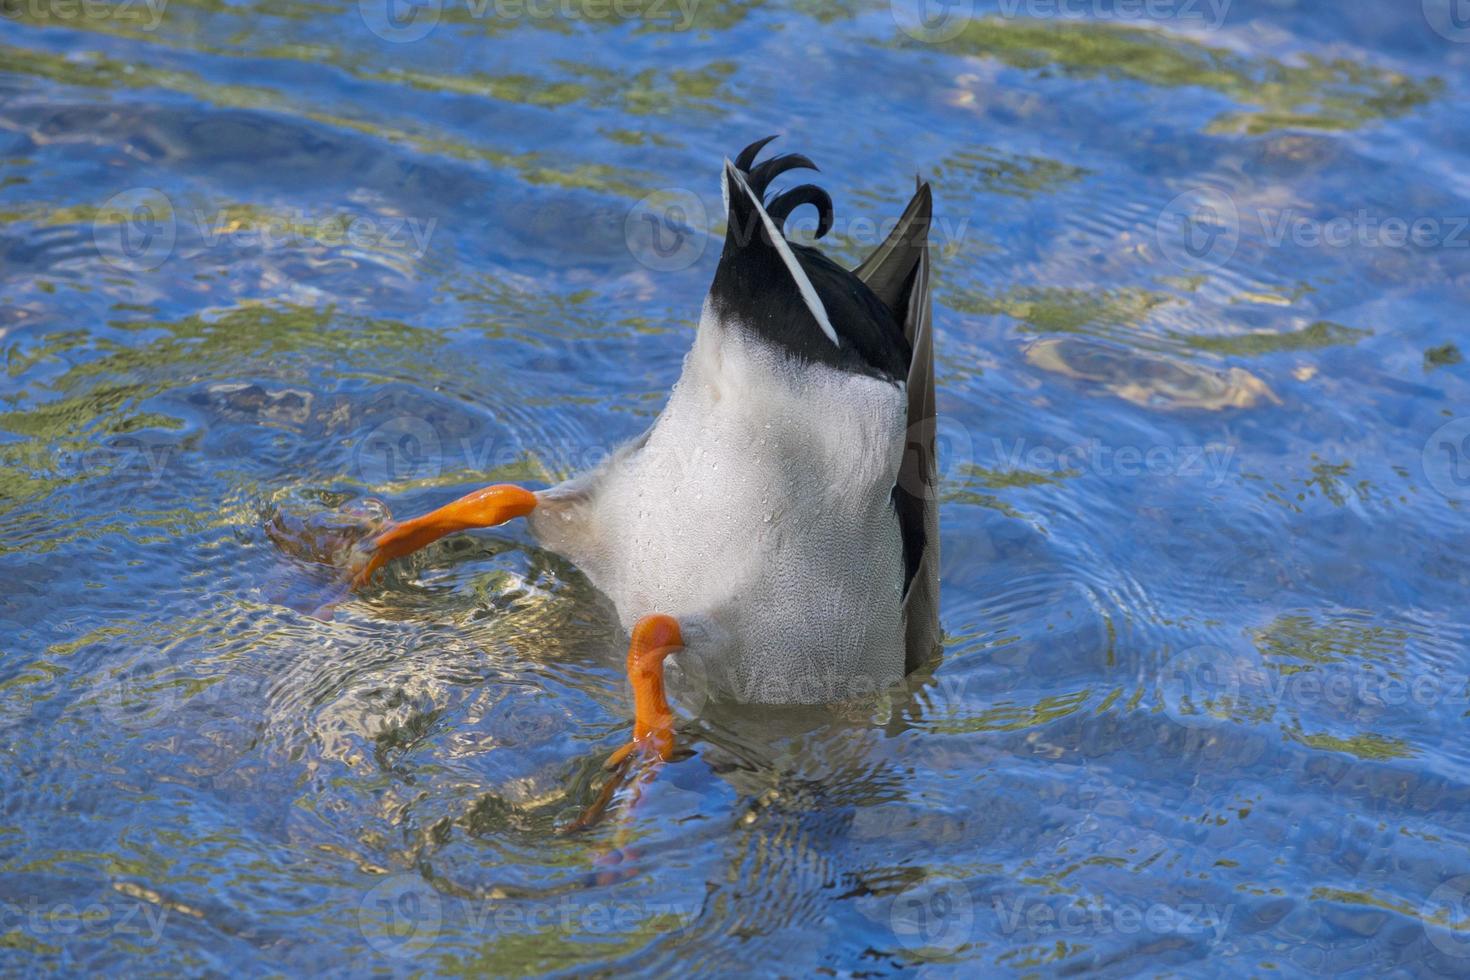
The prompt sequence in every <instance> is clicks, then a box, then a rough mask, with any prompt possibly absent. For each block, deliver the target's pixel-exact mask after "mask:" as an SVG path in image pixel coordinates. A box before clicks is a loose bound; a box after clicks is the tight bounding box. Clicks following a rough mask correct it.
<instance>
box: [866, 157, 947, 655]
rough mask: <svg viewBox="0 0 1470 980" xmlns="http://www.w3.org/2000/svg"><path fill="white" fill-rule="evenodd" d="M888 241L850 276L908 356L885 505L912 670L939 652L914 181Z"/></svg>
mask: <svg viewBox="0 0 1470 980" xmlns="http://www.w3.org/2000/svg"><path fill="white" fill-rule="evenodd" d="M917 183H918V187H917V190H916V191H915V193H914V196H913V199H912V200H910V201H909V204H908V207H907V208H905V209H904V212H903V216H902V217H900V218H899V220H898V224H897V225H895V226H894V229H893V231H892V232H891V233H889V235H888V237H887V238H886V239H885V240H884V241H883V244H881V245H879V246H878V248H877V249H875V250H874V251H873V254H872V255H869V256H868V257H867V258H866V259H865V260H863V263H862V264H861V265H859V266H858V267H857V268H856V269H854V270H853V273H854V274H855V275H856V276H857V277H858V278H859V279H861V280H862V281H863V282H864V283H866V284H867V286H868V288H869V289H871V290H872V291H873V293H874V295H876V296H877V297H878V298H879V299H880V300H881V301H882V302H883V303H884V304H885V305H886V306H887V307H888V308H889V310H890V311H891V312H892V313H893V316H894V319H895V320H897V321H899V322H900V323H902V324H903V330H904V336H905V338H906V339H907V340H908V342H909V347H910V349H911V350H912V351H913V354H912V356H911V358H910V360H909V367H908V396H909V404H908V435H907V438H906V440H905V445H904V451H903V461H902V462H901V463H900V464H899V470H898V485H897V486H895V487H894V488H893V505H894V508H895V509H896V510H897V512H898V521H899V528H900V530H901V532H902V535H903V543H904V564H905V566H906V569H905V571H906V574H907V579H906V583H907V584H906V588H905V591H904V600H903V611H904V624H905V625H904V630H905V641H904V647H905V650H904V668H905V670H906V671H912V670H914V669H915V668H916V667H918V666H919V665H920V664H923V663H924V662H926V661H927V660H929V659H930V658H931V657H933V656H934V654H935V652H936V651H937V650H938V648H939V640H940V632H939V474H938V460H937V458H936V456H935V437H936V434H937V422H938V419H937V413H936V410H935V402H934V336H933V324H932V320H933V312H932V304H931V300H930V294H929V225H930V222H931V221H932V219H933V212H934V201H933V194H932V192H931V191H930V189H929V185H928V184H926V183H924V182H922V181H919V182H917Z"/></svg>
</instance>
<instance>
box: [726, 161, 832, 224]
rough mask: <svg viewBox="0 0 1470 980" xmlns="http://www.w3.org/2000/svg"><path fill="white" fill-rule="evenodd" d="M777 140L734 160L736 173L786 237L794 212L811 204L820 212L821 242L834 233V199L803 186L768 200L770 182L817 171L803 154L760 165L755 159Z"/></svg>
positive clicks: (817, 188)
mask: <svg viewBox="0 0 1470 980" xmlns="http://www.w3.org/2000/svg"><path fill="white" fill-rule="evenodd" d="M775 138H776V137H775V136H767V137H766V138H765V139H759V140H756V141H755V142H754V143H752V144H750V145H749V146H747V147H746V148H745V149H743V150H741V151H740V155H739V156H737V157H736V158H735V169H737V170H739V171H741V172H743V173H744V174H745V180H746V183H748V184H750V189H751V190H753V191H755V193H756V196H758V197H759V198H760V199H761V202H762V205H763V206H764V207H765V209H766V213H767V214H769V215H770V216H771V220H772V221H774V222H775V223H776V227H777V228H780V229H782V232H781V233H782V234H783V235H784V234H785V226H786V219H787V218H789V217H790V216H791V212H793V211H795V210H796V209H797V208H799V207H801V206H802V205H804V204H810V205H811V206H812V207H814V208H816V209H817V236H816V237H818V238H821V237H822V236H823V235H825V234H827V232H829V231H831V230H832V219H833V214H832V198H831V196H830V195H829V194H828V193H827V192H826V191H824V190H823V189H822V188H820V187H818V186H817V185H816V184H801V185H799V186H797V187H793V188H791V189H790V190H786V191H783V192H781V193H780V194H778V195H776V196H775V197H774V198H771V199H770V200H766V190H767V189H768V188H769V187H770V186H771V181H773V180H775V179H776V178H777V177H779V176H780V175H781V174H784V173H786V171H788V170H817V169H818V168H817V165H816V164H815V163H813V162H812V161H811V160H810V159H809V158H808V157H805V156H802V155H801V154H800V153H783V154H781V155H780V156H774V157H771V158H770V159H769V160H766V161H765V162H764V163H761V164H758V165H757V164H756V162H755V158H756V157H757V156H758V155H759V154H760V151H761V150H763V149H765V146H766V144H767V143H769V142H771V140H773V139H775Z"/></svg>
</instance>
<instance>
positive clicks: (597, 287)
mask: <svg viewBox="0 0 1470 980" xmlns="http://www.w3.org/2000/svg"><path fill="white" fill-rule="evenodd" d="M900 6H901V9H899V10H898V11H897V12H896V13H895V10H894V9H891V8H890V6H888V5H886V4H881V3H870V2H863V3H847V4H835V5H825V6H824V5H820V4H817V5H814V4H806V3H798V4H788V3H766V4H755V3H752V4H744V5H726V4H715V3H713V2H711V0H705V2H702V3H697V4H687V3H686V5H685V6H684V7H680V6H678V5H677V4H674V3H658V4H655V3H654V2H653V0H647V2H646V3H634V2H632V0H628V2H626V3H623V4H621V5H618V6H616V7H614V6H613V5H607V6H604V5H599V4H594V3H592V2H590V0H588V2H585V3H584V2H571V0H568V2H566V3H561V4H548V5H545V6H540V7H537V6H535V5H531V7H532V8H534V9H529V8H528V7H527V6H526V5H522V4H511V5H507V4H505V3H502V4H500V5H498V6H497V5H495V4H493V3H492V4H488V5H486V4H471V3H465V2H463V0H443V3H441V4H430V5H429V6H427V7H423V8H422V9H420V10H418V12H417V13H416V14H414V15H413V16H408V15H407V13H406V12H405V10H403V9H398V8H395V9H394V10H393V11H388V10H387V8H384V7H381V6H375V5H374V3H373V2H372V0H364V3H363V4H361V5H359V4H356V3H349V2H340V0H324V2H313V3H306V2H301V0H270V2H255V3H251V2H239V3H235V2H228V3H223V2H212V0H168V2H167V3H166V4H164V3H162V0H155V5H154V6H152V7H150V6H149V5H147V4H145V3H143V2H142V0H134V2H132V3H123V2H121V0H119V2H117V3H115V4H112V5H103V4H90V5H87V6H85V7H83V6H81V5H76V6H73V5H71V4H69V3H66V2H63V0H0V10H3V12H4V17H3V19H0V161H3V164H0V168H3V169H0V348H3V352H4V375H3V380H0V514H3V517H0V527H3V531H4V534H3V538H0V551H3V558H0V650H3V659H0V735H3V738H0V798H3V815H0V889H3V896H0V897H3V900H4V904H3V905H0V949H3V950H4V952H3V953H0V956H3V963H4V967H3V972H12V971H13V972H16V973H29V972H33V971H39V970H42V969H44V968H61V969H65V970H68V971H84V970H85V971H88V972H92V971H107V970H112V971H118V970H123V969H128V968H136V967H138V966H139V965H140V964H141V965H145V966H146V967H147V968H149V969H154V970H159V971H167V972H176V971H184V972H187V973H191V974H193V973H204V974H228V975H249V976H254V975H263V974H271V973H282V972H297V971H314V972H317V973H319V974H322V975H329V976H336V975H346V974H356V973H360V972H367V971H380V972H386V973H394V974H399V973H402V974H407V973H415V972H422V973H431V974H436V973H472V972H476V973H477V972H484V971H489V972H494V973H520V972H531V971H558V970H560V971H567V972H569V973H570V972H577V973H581V972H586V971H603V972H619V973H621V972H624V971H631V970H640V969H642V970H649V971H652V972H655V973H674V972H678V973H686V972H689V971H692V970H698V971H707V972H712V973H737V972H745V971H752V970H778V971H779V972H782V973H785V974H789V975H801V974H811V973H816V972H822V973H833V974H840V975H852V974H862V975H888V974H893V973H900V972H904V971H907V970H914V969H920V970H927V971H930V972H932V973H933V974H935V975H947V974H951V973H974V972H976V971H986V972H996V973H1000V974H1015V975H1028V974H1036V973H1053V972H1070V971H1081V970H1097V971H1101V972H1103V973H1104V974H1108V975H1134V974H1148V975H1170V974H1189V975H1198V974H1220V975H1229V976H1239V975H1263V974H1271V973H1280V974H1285V975H1320V974H1328V973H1331V974H1337V973H1343V972H1356V973H1359V974H1362V975H1369V976H1380V975H1388V974H1393V975H1408V974H1428V975H1436V974H1439V975H1454V974H1462V973H1464V972H1466V971H1467V969H1470V909H1467V907H1466V902H1467V899H1466V896H1467V894H1470V878H1465V877H1460V876H1462V875H1464V874H1467V873H1470V816H1467V814H1470V743H1467V740H1466V737H1465V717H1466V714H1467V712H1470V696H1467V674H1470V650H1467V639H1470V615H1467V613H1466V611H1465V610H1466V602H1465V596H1466V590H1467V585H1470V563H1467V561H1466V557H1465V556H1466V554H1467V547H1470V526H1467V522H1466V504H1467V501H1470V462H1467V458H1470V421H1467V418H1470V368H1467V366H1466V364H1465V363H1464V361H1463V359H1462V357H1461V354H1460V350H1461V347H1462V346H1463V345H1464V341H1463V340H1462V336H1461V335H1462V334H1463V333H1464V325H1465V311H1466V309H1467V303H1470V177H1467V174H1470V129H1467V127H1466V125H1465V121H1464V119H1465V117H1464V111H1465V110H1464V107H1465V100H1466V97H1467V82H1470V43H1466V42H1470V22H1466V21H1464V20H1463V19H1457V18H1456V17H1455V16H1454V14H1455V13H1456V8H1455V7H1453V6H1452V4H1451V3H1450V2H1439V0H1426V2H1425V3H1424V4H1422V5H1421V4H1419V3H1414V2H1406V3H1393V4H1389V3H1379V4H1342V3H1332V2H1327V0H1236V2H1234V3H1231V4H1225V5H1221V4H1213V5H1211V4H1205V3H1200V4H1187V3H1183V2H1180V3H1178V4H1174V5H1168V4H1160V5H1155V6H1154V7H1152V8H1150V9H1153V10H1154V12H1155V14H1156V15H1158V16H1156V17H1155V18H1154V19H1152V20H1141V19H1138V18H1137V17H1136V16H1131V15H1129V14H1128V11H1129V10H1130V9H1131V8H1130V7H1129V6H1128V5H1126V4H1117V5H1114V4H1108V3H1100V4H1084V5H1073V6H1074V8H1075V9H1076V10H1078V11H1081V12H1083V13H1085V14H1086V15H1087V16H1085V17H1080V18H1075V17H1068V18H1060V19H1059V18H1057V17H1056V16H1054V14H1055V9H1056V7H1055V5H1048V4H1045V3H1035V2H1032V3H1020V2H1007V3H999V4H989V3H987V4H975V5H974V6H973V7H972V6H970V5H968V4H960V5H957V6H954V7H950V8H944V11H947V13H944V12H943V11H942V10H941V8H938V7H935V8H932V9H929V10H928V14H929V16H928V19H927V20H922V19H916V15H915V8H912V7H902V5H900ZM1222 6H1223V8H1224V9H1223V10H1222V9H1221V7H1222ZM547 11H550V12H551V14H552V15H551V16H542V15H541V14H543V13H545V12H547ZM1212 12H1215V13H1219V14H1220V16H1215V15H1214V13H1212ZM389 13H392V14H393V16H392V17H390V16H388V14H389ZM941 14H943V15H941ZM772 132H779V133H783V134H785V138H784V140H783V142H782V144H781V145H782V146H783V147H785V148H787V149H790V150H799V151H801V152H805V153H807V154H809V155H811V156H812V157H814V158H815V159H816V160H817V162H818V163H819V164H820V165H821V166H822V181H823V183H824V184H825V185H826V186H827V187H828V188H829V189H830V190H831V191H832V193H833V195H834V198H835V200H836V207H837V225H836V229H835V230H834V232H833V234H832V236H830V237H829V239H827V241H828V242H830V243H831V249H832V251H833V252H834V254H836V255H837V256H839V257H840V258H842V259H844V260H847V261H855V260H856V259H857V258H858V257H859V256H861V255H862V254H864V252H865V251H866V249H867V248H870V247H871V246H872V245H873V244H874V243H875V242H876V240H877V235H878V234H881V230H882V229H881V227H879V228H878V230H876V231H875V223H881V222H882V221H883V220H885V219H887V220H891V219H892V218H893V217H895V216H896V215H897V214H898V211H899V209H900V208H901V207H902V204H903V202H904V201H905V200H906V199H907V196H908V194H909V192H910V191H911V189H912V179H913V175H914V174H915V173H920V174H923V175H926V176H928V177H929V178H931V179H932V180H933V181H934V184H935V188H936V194H937V202H938V205H937V210H938V222H937V225H936V239H937V246H938V254H937V256H936V286H935V300H936V306H935V318H936V329H937V338H938V339H937V350H938V380H939V386H940V394H939V408H940V412H941V413H942V417H943V428H942V436H943V448H944V453H945V455H944V458H943V475H944V503H943V509H942V522H943V625H944V628H945V631H946V634H947V641H946V645H945V649H944V655H943V659H942V660H941V661H940V662H938V663H937V664H935V665H932V666H931V667H930V668H927V669H926V670H924V671H922V672H921V673H920V675H919V676H917V677H915V678H913V679H912V680H911V682H910V683H909V684H908V685H907V686H906V687H905V688H904V689H903V690H901V691H896V692H890V693H889V694H888V695H887V696H885V697H883V698H879V699H876V700H875V701H873V702H871V703H863V704H860V705H847V706H840V707H837V708H833V709H831V710H824V711H806V712H794V713H792V712H786V713H778V714H776V715H775V716H772V715H771V714H770V713H769V712H761V711H754V710H751V711H740V710H729V709H722V708H720V707H719V706H710V705H705V706H701V705H698V704H695V705H692V706H691V705H685V706H684V708H683V716H684V719H685V720H684V721H683V723H682V731H683V744H684V746H685V748H686V749H687V754H686V755H685V756H684V757H683V758H680V759H679V760H678V761H676V762H673V763H671V764H670V765H668V766H667V767H666V768H665V769H664V771H663V772H662V773H661V774H660V776H659V778H658V779H657V780H656V781H655V782H654V783H653V784H652V785H651V786H650V787H649V788H648V789H647V791H646V792H645V793H644V795H643V799H642V801H641V803H640V804H639V806H638V807H637V808H636V810H635V811H634V812H633V813H632V814H631V815H628V816H626V817H625V818H624V819H622V820H611V821H608V822H606V823H605V824H603V825H602V826H600V827H598V828H596V829H594V830H592V831H589V832H586V833H582V834H566V833H561V832H560V831H561V829H562V828H564V827H565V825H566V824H567V823H568V822H569V821H570V820H572V819H573V818H575V817H576V815H577V814H579V813H580V812H581V811H582V810H583V809H584V808H585V807H587V806H588V805H590V804H591V803H592V802H593V801H594V800H595V799H596V797H597V792H598V789H599V787H600V786H601V784H602V780H603V776H602V772H601V764H602V761H603V759H604V758H606V756H607V754H608V753H609V752H610V751H611V750H612V749H613V748H615V747H616V746H617V745H619V744H620V743H621V742H622V740H623V739H624V738H625V737H626V732H627V727H628V722H629V719H630V711H629V701H628V698H627V694H626V691H625V689H624V682H623V680H622V671H621V664H622V659H623V654H624V646H623V644H624V642H625V640H624V638H623V637H622V636H621V634H620V632H619V629H618V625H617V622H616V620H615V618H614V616H613V615H612V613H611V610H610V609H609V608H608V606H607V604H606V602H605V601H604V600H602V599H600V598H599V597H598V596H597V595H596V593H595V592H594V590H592V588H591V587H590V585H589V584H588V583H587V581H586V580H585V579H584V578H583V577H581V575H580V574H579V573H578V572H577V570H576V569H575V568H572V567H569V566H568V565H566V564H565V563H564V562H562V561H560V560H558V559H557V558H555V557H554V556H552V555H549V554H547V553H545V552H542V551H540V550H538V549H537V548H536V547H535V545H534V542H533V541H532V540H531V539H530V538H529V536H528V535H527V533H526V532H525V530H524V528H522V527H519V526H509V527H506V528H503V529H500V530H497V531H495V532H491V533H481V534H477V535H464V536H459V537H455V538H453V539H449V540H446V541H444V542H442V543H440V544H438V545H436V546H434V547H433V548H431V549H430V550H429V551H427V552H426V553H424V554H422V555H420V556H417V557H416V558H415V559H413V560H411V561H407V562H401V563H399V564H397V565H395V566H394V567H393V569H392V570H391V571H390V573H389V574H388V575H387V577H386V580H385V581H384V583H383V584H382V586H381V587H379V588H377V589H374V590H371V591H369V592H366V593H363V594H361V595H358V596H355V597H349V598H347V599H346V600H345V601H341V602H338V603H336V604H335V605H331V600H332V599H333V598H334V593H333V591H332V588H331V582H330V576H328V575H326V574H325V572H324V571H323V570H322V569H320V568H319V567H316V566H313V565H312V564H311V563H310V562H308V561H305V560H302V559H301V558H300V557H295V556H292V555H289V554H285V553H283V552H282V550H281V549H279V548H278V547H276V546H275V544H273V543H272V541H271V539H270V537H269V536H268V534H267V533H266V529H267V527H268V526H269V525H271V523H272V522H273V521H275V522H281V521H284V522H286V523H288V524H289V523H290V522H291V521H295V520H304V519H310V518H312V517H313V516H317V517H319V516H320V515H321V514H322V513H324V512H326V511H328V510H330V509H331V508H333V507H336V506H337V505H339V504H341V503H342V502H344V501H349V500H353V499H357V498H361V497H363V496H367V495H376V496H378V497H380V498H381V499H382V500H383V501H385V503H386V504H387V506H389V507H391V509H392V510H393V512H394V513H402V514H407V513H412V512H416V511H420V510H423V509H426V508H428V507H430V506H434V505H437V504H439V503H442V502H444V501H446V500H448V499H451V498H452V497H453V496H456V495H458V494H460V493H462V492H466V491H468V490H469V489H471V488H473V487H475V486H477V485H480V484H482V483H484V482H490V481H496V480H513V481H521V482H526V483H529V484H532V485H536V486H540V485H545V484H546V483H549V482H552V481H555V480H557V479H560V478H562V477H564V476H566V475H568V474H570V473H572V472H574V471H576V470H577V469H579V468H581V467H583V466H585V465H589V464H591V463H594V462H596V461H597V460H598V459H600V458H601V457H602V456H603V455H604V454H606V452H608V451H609V450H610V449H611V448H612V447H614V446H616V445H617V444H618V443H619V442H620V441H622V440H624V439H627V438H629V437H631V436H633V435H636V434H637V433H639V432H640V431H641V430H642V429H643V428H644V427H645V426H647V424H648V423H649V421H650V420H651V419H652V418H653V417H654V415H655V414H656V413H657V411H658V409H659V406H660V404H661V401H662V398H663V393H664V392H665V391H666V390H667V388H668V386H669V385H670V384H671V383H672V381H673V380H674V378H675V377H676V376H677V375H678V372H679V367H680V363H681V359H682V357H683V355H684V352H685V350H686V349H687V347H688V345H689V342H690V340H691V337H692V324H693V320H694V318H695V316H696V314H697V311H698V308H699V303H700V301H701V300H702V298H703V295H704V291H705V288H706V287H707V285H708V281H709V278H710V276H711V273H712V271H713V267H714V262H715V260H716V257H717V251H718V248H717V245H718V238H717V237H713V236H714V235H716V234H717V232H718V227H717V219H718V215H719V208H720V195H719V190H718V186H719V185H718V174H719V166H720V160H721V157H722V156H723V155H726V154H733V153H734V152H735V151H737V150H738V149H739V148H740V147H741V146H743V145H744V144H745V143H746V142H748V141H750V140H751V139H754V138H757V137H760V136H764V135H766V134H768V133H772ZM650 218H652V221H651V222H650V221H649V219H650ZM798 218H799V219H801V220H804V221H805V222H806V227H807V228H808V229H810V227H811V225H812V223H813V218H812V216H811V215H810V214H809V213H807V214H803V215H799V216H798ZM799 223H800V221H798V224H799ZM323 603H326V604H328V605H331V608H330V610H329V612H330V615H328V611H327V610H323V609H321V608H319V607H320V606H321V605H322V604H323Z"/></svg>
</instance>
